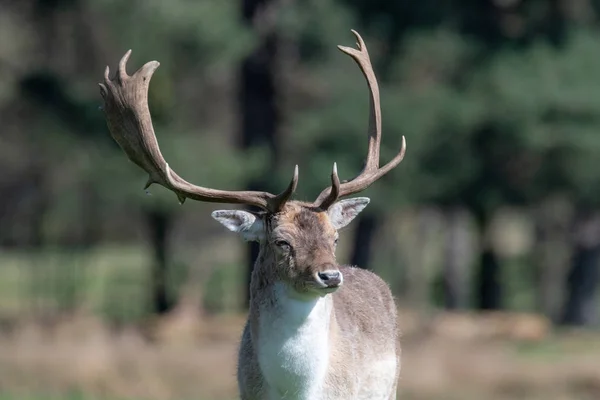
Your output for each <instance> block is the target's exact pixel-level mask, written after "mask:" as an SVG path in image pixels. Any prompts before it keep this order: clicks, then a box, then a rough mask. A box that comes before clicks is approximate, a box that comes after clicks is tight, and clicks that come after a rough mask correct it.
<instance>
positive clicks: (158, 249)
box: [146, 210, 172, 314]
mask: <svg viewBox="0 0 600 400" xmlns="http://www.w3.org/2000/svg"><path fill="white" fill-rule="evenodd" d="M146 217H147V221H148V228H149V232H150V245H151V247H152V251H153V255H154V261H153V263H152V273H151V288H152V293H151V296H152V300H151V301H152V311H153V312H154V313H156V314H165V313H167V312H168V311H169V310H170V309H171V306H172V302H171V301H170V299H169V294H168V290H167V280H168V271H169V260H168V252H169V249H168V237H169V232H170V230H171V222H172V221H171V216H170V214H169V213H168V212H166V211H163V210H149V211H147V212H146Z"/></svg>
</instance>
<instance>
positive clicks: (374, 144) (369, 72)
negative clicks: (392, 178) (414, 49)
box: [314, 30, 406, 209]
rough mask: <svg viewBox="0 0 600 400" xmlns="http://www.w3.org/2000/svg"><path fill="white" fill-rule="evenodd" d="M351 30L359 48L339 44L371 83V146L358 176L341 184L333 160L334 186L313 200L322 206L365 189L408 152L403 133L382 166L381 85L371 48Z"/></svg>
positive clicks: (368, 82) (369, 131) (325, 207)
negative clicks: (399, 145) (395, 151)
mask: <svg viewBox="0 0 600 400" xmlns="http://www.w3.org/2000/svg"><path fill="white" fill-rule="evenodd" d="M352 33H354V36H356V39H357V41H358V43H357V44H356V45H357V46H358V49H353V48H351V47H345V46H338V48H339V49H340V50H341V51H343V52H344V53H346V54H348V55H349V56H350V57H352V58H353V59H354V61H356V63H357V64H358V66H359V67H360V70H361V71H362V73H363V74H364V76H365V78H366V79H367V84H368V85H369V91H370V95H371V97H370V102H369V103H370V114H369V129H368V134H369V149H368V152H367V161H366V162H365V166H364V168H363V170H362V172H361V173H360V174H359V175H358V176H357V177H356V178H354V179H352V180H351V181H349V182H344V183H342V184H340V179H339V177H338V174H337V168H336V166H335V164H334V166H333V172H332V173H331V186H330V187H328V188H326V189H325V190H323V191H322V192H321V194H319V197H317V199H316V200H315V202H314V205H315V206H317V207H320V208H321V209H327V208H329V207H330V206H331V205H332V204H333V203H335V202H336V200H337V199H338V198H340V197H343V196H348V195H351V194H354V193H358V192H360V191H363V190H365V189H366V188H367V187H369V186H370V185H371V184H372V183H373V182H375V181H376V180H378V179H379V178H381V177H382V176H384V175H385V174H387V173H388V172H389V171H391V170H392V169H393V168H395V167H396V166H397V165H398V164H400V162H401V161H402V159H403V158H404V153H405V152H406V139H405V138H404V136H402V148H401V149H400V152H399V153H398V154H397V155H396V157H394V158H393V159H392V160H391V161H390V162H389V163H387V164H386V165H384V166H383V167H381V168H379V148H380V146H381V105H380V103H379V86H378V84H377V78H376V77H375V73H374V72H373V66H372V65H371V60H370V58H369V52H368V51H367V46H366V45H365V42H364V41H363V39H362V37H360V35H359V34H358V32H356V31H355V30H352Z"/></svg>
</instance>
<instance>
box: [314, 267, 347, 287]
mask: <svg viewBox="0 0 600 400" xmlns="http://www.w3.org/2000/svg"><path fill="white" fill-rule="evenodd" d="M319 279H321V281H323V283H324V284H326V285H327V286H328V287H332V286H338V285H339V284H340V283H342V274H341V273H340V271H325V272H319Z"/></svg>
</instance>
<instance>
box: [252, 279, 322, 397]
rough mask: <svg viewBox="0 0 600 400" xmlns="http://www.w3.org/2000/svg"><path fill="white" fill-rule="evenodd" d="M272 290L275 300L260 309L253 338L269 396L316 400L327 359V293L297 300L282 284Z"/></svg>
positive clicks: (318, 395)
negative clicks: (257, 334) (255, 337)
mask: <svg viewBox="0 0 600 400" xmlns="http://www.w3.org/2000/svg"><path fill="white" fill-rule="evenodd" d="M272 290H273V294H274V295H275V297H276V301H275V302H274V305H272V306H265V307H264V308H263V309H261V310H260V320H259V337H258V338H257V342H258V343H257V350H258V362H259V365H260V369H261V372H262V374H263V376H264V378H265V380H266V381H267V383H268V385H269V388H270V390H271V392H272V393H271V397H273V398H274V399H282V398H283V399H290V400H305V399H306V400H308V399H311V400H318V399H319V398H320V392H321V390H322V387H323V382H324V380H325V374H326V371H327V364H328V362H329V350H330V349H329V324H330V316H331V307H332V299H331V296H330V295H329V296H326V297H323V298H320V297H319V298H316V299H299V298H297V297H294V296H292V295H291V294H290V291H289V289H287V287H286V286H284V285H283V284H276V285H275V287H273V288H272ZM267 307H268V308H267Z"/></svg>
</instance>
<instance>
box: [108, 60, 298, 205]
mask: <svg viewBox="0 0 600 400" xmlns="http://www.w3.org/2000/svg"><path fill="white" fill-rule="evenodd" d="M130 55H131V50H129V51H128V52H127V53H125V55H124V56H123V58H122V59H121V61H120V62H119V68H118V70H117V73H116V76H115V77H114V78H112V79H111V78H110V77H109V68H108V66H107V67H106V70H105V72H104V83H100V84H99V85H100V93H101V94H102V98H103V99H104V113H105V116H106V122H107V124H108V128H109V130H110V133H111V136H112V137H113V139H114V140H115V141H116V142H117V143H118V144H119V146H120V147H121V149H123V151H124V152H125V154H126V155H127V157H128V158H129V159H130V160H131V161H133V162H134V163H135V164H136V165H137V166H139V167H140V168H142V169H143V170H145V171H146V172H147V173H148V175H149V177H148V182H147V183H146V186H145V187H144V189H147V188H148V187H149V186H150V185H151V184H153V183H158V184H159V185H162V186H164V187H165V188H167V189H169V190H171V191H173V192H174V193H175V194H176V195H177V198H178V199H179V202H180V203H181V204H183V202H184V201H185V199H186V198H190V199H193V200H198V201H206V202H212V203H230V204H247V205H252V206H256V207H260V208H262V209H265V210H267V211H270V212H277V211H279V210H280V209H281V208H282V206H283V205H284V204H285V202H286V201H287V200H288V199H289V198H290V196H291V195H292V194H293V193H294V191H295V190H296V185H297V184H298V166H297V165H296V168H295V169H294V176H293V177H292V181H291V182H290V184H289V186H288V187H287V189H286V190H284V191H283V192H282V193H280V194H279V195H274V194H271V193H268V192H256V191H226V190H218V189H210V188H205V187H202V186H196V185H193V184H191V183H189V182H187V181H186V180H184V179H183V178H181V177H180V176H179V175H177V174H176V173H175V171H173V170H171V168H170V167H169V164H167V162H166V161H165V159H164V158H163V156H162V154H161V152H160V149H159V147H158V142H157V140H156V136H155V134H154V128H153V127H152V118H151V116H150V110H149V109H148V87H149V85H150V79H151V78H152V75H153V74H154V72H155V71H156V69H157V68H158V67H159V65H160V63H159V62H158V61H150V62H148V63H146V64H144V66H142V67H141V68H140V69H139V70H138V71H137V72H135V73H134V74H133V75H131V76H129V75H127V72H126V66H127V60H128V59H129V56H130Z"/></svg>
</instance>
